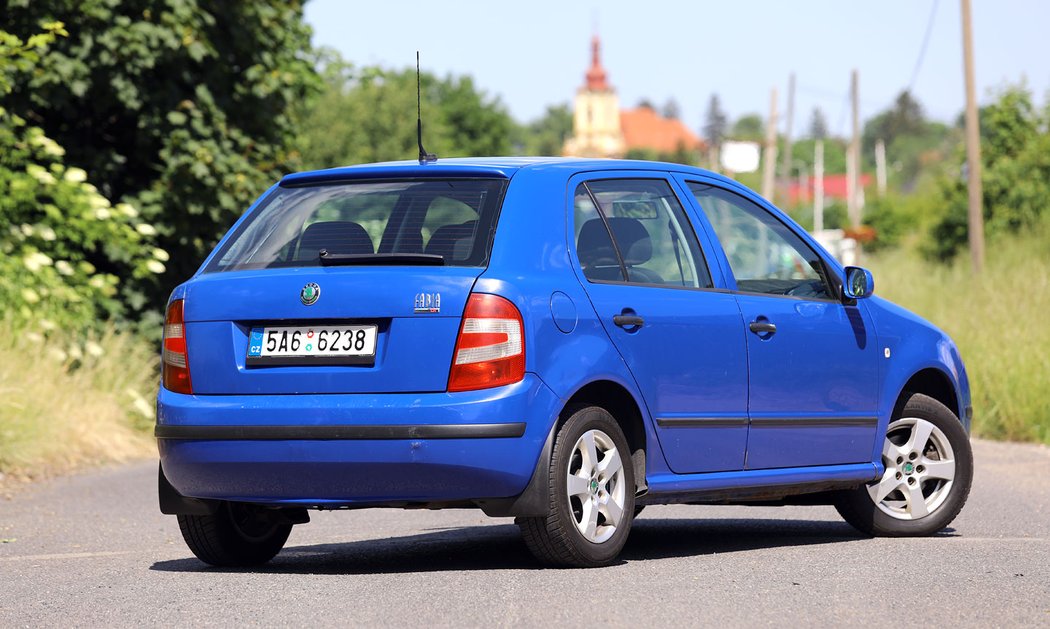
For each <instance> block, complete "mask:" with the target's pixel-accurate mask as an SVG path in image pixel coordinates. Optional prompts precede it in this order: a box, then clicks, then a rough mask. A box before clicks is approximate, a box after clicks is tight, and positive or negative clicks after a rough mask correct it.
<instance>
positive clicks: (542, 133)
mask: <svg viewBox="0 0 1050 629" xmlns="http://www.w3.org/2000/svg"><path fill="white" fill-rule="evenodd" d="M570 136H572V109H571V108H570V107H569V106H568V105H566V104H564V103H563V104H561V105H550V106H548V107H547V110H546V111H545V112H544V114H543V116H542V117H540V118H538V119H536V120H534V121H532V122H530V123H529V124H528V125H526V127H525V129H524V138H523V142H522V150H523V152H524V153H525V154H526V155H561V153H562V150H563V148H564V146H565V141H566V140H567V139H568V138H569V137H570Z"/></svg>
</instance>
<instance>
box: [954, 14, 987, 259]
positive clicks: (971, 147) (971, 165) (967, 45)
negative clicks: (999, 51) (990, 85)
mask: <svg viewBox="0 0 1050 629" xmlns="http://www.w3.org/2000/svg"><path fill="white" fill-rule="evenodd" d="M960 2H961V4H962V37H963V71H964V73H965V74H966V171H967V174H968V175H969V189H970V211H969V232H970V261H971V262H972V263H973V272H974V274H975V275H976V274H979V273H980V272H981V270H982V269H983V268H984V210H983V208H982V206H981V204H982V200H983V191H982V190H981V139H980V129H979V128H978V123H977V96H976V87H975V85H974V84H975V83H976V81H975V79H974V76H973V24H972V21H971V16H970V0H960Z"/></svg>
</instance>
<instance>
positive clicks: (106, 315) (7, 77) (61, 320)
mask: <svg viewBox="0 0 1050 629" xmlns="http://www.w3.org/2000/svg"><path fill="white" fill-rule="evenodd" d="M46 28H47V30H46V31H45V32H44V33H42V34H40V35H36V36H33V37H30V38H29V39H28V40H26V41H25V42H23V41H22V40H21V39H19V38H18V37H15V36H14V35H11V34H10V33H5V32H3V31H0V89H6V88H9V87H10V86H11V85H12V84H13V83H14V82H15V81H19V80H22V79H23V78H24V77H25V76H26V74H27V72H28V71H29V70H30V69H31V68H32V67H33V64H35V63H36V62H37V61H38V60H39V58H40V55H41V53H42V52H44V51H45V50H46V47H47V46H48V45H50V44H52V42H54V40H55V37H56V36H57V35H62V34H63V33H64V30H63V27H62V24H61V23H51V24H47V25H46ZM65 153H66V150H65V149H64V148H63V147H62V146H61V145H60V144H58V143H57V142H55V141H54V140H53V139H51V138H49V137H48V136H46V135H45V134H44V132H43V131H42V130H41V129H40V128H39V127H35V126H32V125H30V124H28V123H27V122H26V120H25V119H23V118H21V117H19V116H17V115H15V114H14V113H12V112H11V111H9V110H7V109H5V108H0V230H2V231H0V303H2V304H4V309H3V312H4V314H5V316H6V317H7V318H8V319H9V320H12V321H15V322H19V323H21V324H22V325H28V324H29V323H30V322H31V323H32V325H33V327H34V329H35V332H36V333H48V332H50V331H51V330H54V329H56V328H59V327H61V328H64V329H68V330H72V331H84V330H86V329H89V328H92V327H97V326H98V325H99V322H101V321H107V320H110V319H113V318H118V317H120V316H121V315H123V314H124V304H125V303H127V302H129V301H131V302H135V300H142V299H143V297H142V293H141V292H140V291H141V290H142V289H143V287H149V286H152V285H154V284H155V280H154V278H155V276H156V274H158V273H162V272H163V271H164V270H165V264H164V263H165V262H166V261H167V260H168V254H167V253H166V252H165V251H164V250H163V249H161V248H159V247H157V245H156V243H155V234H156V230H155V229H154V228H153V226H152V225H150V224H149V223H147V222H143V221H141V219H140V218H139V213H138V211H137V210H136V209H135V208H134V207H133V206H131V205H129V204H127V203H119V204H117V205H116V207H114V206H112V204H111V203H110V201H109V200H108V199H106V198H105V197H104V196H102V195H101V194H99V192H98V190H97V189H96V188H95V186H93V185H91V184H90V183H88V182H87V173H86V172H85V171H84V170H83V169H80V168H76V167H66V166H65V165H64V164H63V161H62V158H63V156H64V155H65Z"/></svg>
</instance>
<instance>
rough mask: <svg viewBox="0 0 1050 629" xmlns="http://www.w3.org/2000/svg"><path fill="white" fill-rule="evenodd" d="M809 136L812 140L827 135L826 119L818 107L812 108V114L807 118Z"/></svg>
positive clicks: (820, 138) (821, 138)
mask: <svg viewBox="0 0 1050 629" xmlns="http://www.w3.org/2000/svg"><path fill="white" fill-rule="evenodd" d="M809 137H810V138H812V139H814V140H823V139H824V138H826V137H828V119H827V116H825V115H824V110H822V109H821V108H820V107H814V108H813V115H812V116H811V117H810V119H809Z"/></svg>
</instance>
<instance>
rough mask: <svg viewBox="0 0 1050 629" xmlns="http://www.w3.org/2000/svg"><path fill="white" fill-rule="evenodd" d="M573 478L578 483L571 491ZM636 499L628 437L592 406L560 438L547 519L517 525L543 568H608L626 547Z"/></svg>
mask: <svg viewBox="0 0 1050 629" xmlns="http://www.w3.org/2000/svg"><path fill="white" fill-rule="evenodd" d="M590 452H593V454H589V453H590ZM570 476H571V477H573V478H576V479H578V480H575V481H572V484H571V485H570V480H571V479H570ZM588 479H590V480H588ZM634 494H635V483H634V466H633V465H632V462H631V456H630V450H629V449H628V446H627V439H626V438H625V437H624V436H623V431H622V430H621V429H620V426H619V424H617V423H616V420H615V419H613V416H612V415H610V414H609V412H608V411H606V410H605V409H603V408H600V407H597V406H588V407H584V408H581V409H579V410H577V411H575V412H574V413H573V414H572V415H571V416H570V417H569V419H568V421H566V422H565V424H564V425H563V426H562V427H561V429H560V430H559V431H558V434H557V436H556V437H555V440H554V451H553V453H552V454H551V465H550V473H549V485H548V488H547V495H548V511H547V515H546V516H545V517H529V518H518V519H517V520H516V523H517V525H518V526H519V527H520V528H521V533H522V537H523V538H524V539H525V544H526V546H528V548H529V550H530V551H531V552H532V554H533V555H535V556H536V558H537V559H539V560H540V561H541V562H542V563H544V564H547V565H551V566H565V567H576V568H594V567H598V566H605V565H608V564H610V563H612V562H613V561H615V560H616V557H617V556H618V555H619V554H620V550H621V549H623V545H624V543H625V542H626V541H627V535H628V534H629V533H630V530H631V521H632V520H633V514H634Z"/></svg>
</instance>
